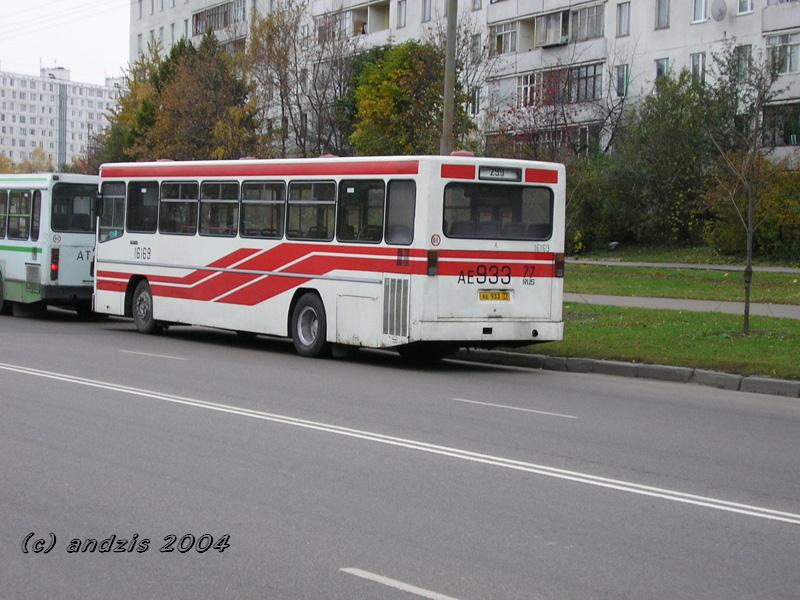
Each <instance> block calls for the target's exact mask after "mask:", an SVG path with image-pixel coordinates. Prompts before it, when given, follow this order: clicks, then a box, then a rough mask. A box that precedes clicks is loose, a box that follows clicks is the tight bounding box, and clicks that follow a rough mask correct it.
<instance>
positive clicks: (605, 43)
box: [130, 0, 800, 151]
mask: <svg viewBox="0 0 800 600" xmlns="http://www.w3.org/2000/svg"><path fill="white" fill-rule="evenodd" d="M280 1H281V0H228V1H226V2H218V1H215V0H133V1H132V3H131V45H130V52H131V59H132V60H133V59H135V58H136V57H137V56H138V55H139V54H141V53H142V52H144V51H145V50H146V47H147V43H148V42H150V41H155V40H158V41H159V42H161V43H162V45H164V46H165V47H167V48H168V47H169V46H170V45H171V44H172V43H174V42H175V41H177V40H178V39H180V37H182V36H185V37H190V38H192V39H199V37H198V36H200V35H202V33H204V32H205V30H206V29H208V28H211V29H212V30H214V31H215V32H217V33H218V34H219V35H220V37H221V39H222V40H223V41H224V42H226V43H243V42H244V38H245V36H246V33H247V29H248V27H247V24H248V23H249V22H250V20H251V19H252V18H253V15H255V14H257V13H262V14H263V13H266V12H268V11H270V10H274V9H275V7H276V6H277V5H278V4H279V3H280ZM446 3H447V0H310V1H309V2H308V12H309V14H308V22H307V23H306V24H304V25H303V26H302V28H301V31H305V32H306V34H305V35H308V32H309V31H315V24H319V23H320V22H323V20H324V19H325V18H331V17H333V18H335V21H336V27H337V29H338V31H339V32H340V34H341V35H344V36H347V37H358V38H359V45H360V46H361V47H371V46H376V45H380V44H386V43H389V42H392V43H401V42H403V41H406V40H408V39H425V38H428V37H430V35H431V33H432V31H433V30H434V29H436V28H439V29H441V28H442V27H443V25H442V22H443V19H444V18H445V15H446ZM459 18H460V20H461V22H462V23H464V24H465V26H467V27H469V28H471V29H472V33H471V37H472V40H471V41H472V46H473V47H474V48H475V49H476V50H481V49H483V50H484V51H485V50H488V53H481V52H479V54H482V55H486V54H488V55H489V56H491V65H492V66H491V69H490V70H489V73H488V78H487V81H485V82H484V83H483V85H481V86H480V87H479V88H476V89H474V90H470V94H471V102H470V112H471V113H472V114H473V115H474V116H475V117H476V118H479V117H481V116H486V115H487V114H488V113H490V112H492V111H498V112H499V111H501V110H502V107H503V106H508V107H516V108H517V109H525V108H526V107H529V106H531V107H532V106H535V105H537V104H541V103H543V102H544V103H546V102H548V101H552V99H548V94H547V93H546V88H547V84H548V81H551V80H552V79H553V78H558V79H559V80H561V81H564V80H566V85H565V86H564V90H565V91H564V93H563V94H562V95H561V96H560V98H559V101H561V102H565V103H567V104H570V105H572V108H573V109H574V110H573V111H572V112H573V114H574V115H576V118H577V119H578V121H580V120H581V119H583V120H584V121H585V123H584V124H583V125H581V127H583V128H584V129H585V131H583V132H582V135H585V136H587V137H588V136H589V135H590V134H591V133H592V132H591V128H592V122H593V120H594V119H595V116H594V112H593V111H592V110H591V106H592V105H593V104H596V103H598V102H600V101H601V100H602V99H605V100H608V99H609V97H612V98H613V97H617V98H623V97H624V98H636V97H641V96H642V95H644V94H647V93H649V92H650V91H651V90H652V88H653V83H654V81H655V79H656V78H657V77H658V76H659V75H661V74H663V73H666V72H669V71H672V72H678V71H680V70H681V69H687V70H689V71H690V72H691V73H693V74H694V75H695V76H696V77H698V78H701V79H702V78H704V77H705V75H706V71H707V70H709V69H710V67H711V62H712V54H713V53H714V52H718V51H720V50H721V49H722V48H723V47H724V46H725V44H726V43H731V44H733V45H734V46H735V47H736V50H735V51H736V52H737V53H740V54H741V55H742V57H743V58H746V57H747V56H756V55H758V54H763V55H769V56H771V57H773V59H774V60H776V61H777V63H778V65H779V71H780V78H779V81H778V84H777V87H778V88H781V89H783V90H784V91H783V92H782V94H781V98H780V102H781V103H782V104H788V105H789V107H790V108H789V111H788V112H787V113H786V116H785V118H784V119H783V121H782V122H781V123H780V124H779V126H778V127H776V130H775V132H774V140H773V141H774V142H775V143H776V145H777V146H778V147H779V148H786V149H787V150H788V151H792V150H793V148H792V146H797V145H798V144H799V143H800V140H799V139H798V138H800V0H584V1H575V0H461V2H460V3H459ZM482 123H483V124H484V126H485V127H487V128H488V129H491V126H492V125H491V122H490V121H487V120H485V119H484V120H483V121H482ZM550 134H551V135H552V136H553V138H554V139H555V138H557V137H558V136H559V135H560V132H558V131H553V132H550Z"/></svg>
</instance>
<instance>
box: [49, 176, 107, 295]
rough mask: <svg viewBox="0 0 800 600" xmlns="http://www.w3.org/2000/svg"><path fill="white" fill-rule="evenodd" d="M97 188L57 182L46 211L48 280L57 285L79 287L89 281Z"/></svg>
mask: <svg viewBox="0 0 800 600" xmlns="http://www.w3.org/2000/svg"><path fill="white" fill-rule="evenodd" d="M96 195H97V186H96V185H93V184H85V183H57V184H56V185H55V186H54V187H53V191H52V199H51V212H50V229H51V234H50V235H51V242H52V249H51V254H50V256H49V257H47V258H46V260H47V261H48V262H49V265H50V267H49V269H50V281H51V282H53V283H54V284H57V285H60V286H83V285H87V284H89V285H90V284H91V283H92V281H93V273H92V261H93V259H94V239H95V238H94V205H95V198H96Z"/></svg>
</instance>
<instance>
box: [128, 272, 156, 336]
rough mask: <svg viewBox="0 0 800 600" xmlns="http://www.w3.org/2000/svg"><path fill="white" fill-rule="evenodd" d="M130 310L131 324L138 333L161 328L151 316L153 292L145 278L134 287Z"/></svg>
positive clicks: (153, 331)
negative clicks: (131, 315)
mask: <svg viewBox="0 0 800 600" xmlns="http://www.w3.org/2000/svg"><path fill="white" fill-rule="evenodd" d="M131 312H132V314H133V324H134V325H136V329H137V330H138V331H139V332H140V333H156V332H158V331H160V330H161V326H160V325H159V324H158V323H156V320H155V319H154V318H153V293H152V292H151V291H150V284H149V283H147V280H146V279H142V280H141V281H140V282H139V283H138V284H136V289H135V290H133V298H132V301H131Z"/></svg>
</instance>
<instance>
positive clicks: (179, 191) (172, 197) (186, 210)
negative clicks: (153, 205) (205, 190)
mask: <svg viewBox="0 0 800 600" xmlns="http://www.w3.org/2000/svg"><path fill="white" fill-rule="evenodd" d="M199 192H200V186H199V185H198V184H197V183H195V182H194V181H170V182H166V181H165V182H164V183H163V184H161V203H160V212H159V215H158V231H159V232H160V233H174V234H178V235H194V234H196V233H197V201H198V197H199Z"/></svg>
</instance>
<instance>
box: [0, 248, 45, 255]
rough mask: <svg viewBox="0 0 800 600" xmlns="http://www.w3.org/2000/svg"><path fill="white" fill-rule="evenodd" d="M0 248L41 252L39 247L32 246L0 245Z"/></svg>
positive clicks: (11, 250)
mask: <svg viewBox="0 0 800 600" xmlns="http://www.w3.org/2000/svg"><path fill="white" fill-rule="evenodd" d="M0 250H6V251H8V252H35V253H39V254H41V252H42V249H41V248H34V247H32V246H0Z"/></svg>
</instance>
